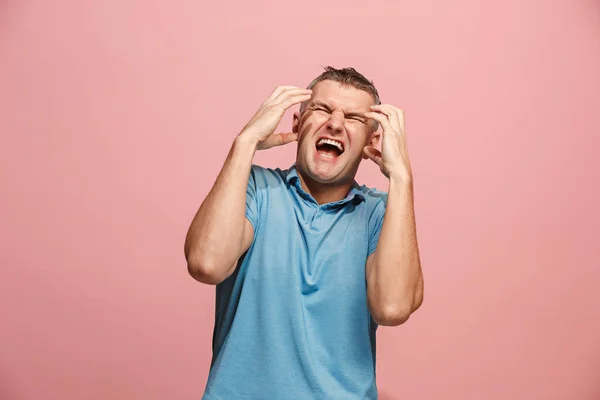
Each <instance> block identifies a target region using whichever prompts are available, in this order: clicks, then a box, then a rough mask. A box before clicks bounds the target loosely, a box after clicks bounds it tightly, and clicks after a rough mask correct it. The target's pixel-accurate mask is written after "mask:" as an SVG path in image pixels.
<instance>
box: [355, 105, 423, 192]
mask: <svg viewBox="0 0 600 400" xmlns="http://www.w3.org/2000/svg"><path fill="white" fill-rule="evenodd" d="M371 110H372V111H370V112H366V113H364V116H365V117H367V118H370V119H373V120H375V121H377V122H378V123H379V124H380V125H381V128H382V130H383V133H382V139H381V151H379V150H377V149H376V148H374V147H372V146H367V147H365V148H364V153H365V155H366V156H367V157H369V158H370V159H371V160H373V161H374V162H375V163H376V164H377V165H378V166H379V168H380V169H381V172H382V173H383V174H384V175H385V176H386V177H388V178H392V177H393V178H395V179H399V180H401V181H403V182H406V183H410V182H411V181H412V171H411V168H410V162H409V159H408V150H407V147H406V131H405V129H404V111H402V110H400V109H398V108H396V107H394V106H392V105H389V104H381V105H373V106H371Z"/></svg>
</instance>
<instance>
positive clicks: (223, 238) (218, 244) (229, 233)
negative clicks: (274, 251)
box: [185, 136, 256, 284]
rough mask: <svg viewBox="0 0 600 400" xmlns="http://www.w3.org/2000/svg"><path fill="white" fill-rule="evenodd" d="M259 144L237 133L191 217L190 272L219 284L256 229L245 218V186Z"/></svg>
mask: <svg viewBox="0 0 600 400" xmlns="http://www.w3.org/2000/svg"><path fill="white" fill-rule="evenodd" d="M255 152H256V145H255V144H254V145H253V144H252V142H251V141H250V140H247V139H246V138H245V137H244V136H238V137H237V138H236V139H235V141H234V143H233V145H232V147H231V150H230V151H229V155H228V156H227V160H226V161H225V164H224V165H223V168H222V169H221V172H220V173H219V176H218V177H217V180H216V182H215V184H214V186H213V187H212V189H211V191H210V192H209V194H208V196H207V197H206V199H205V200H204V202H203V203H202V205H201V206H200V208H199V210H198V212H197V213H196V216H195V217H194V219H193V220H192V223H191V225H190V228H189V230H188V233H187V236H186V241H185V257H186V260H187V265H188V271H189V273H190V275H191V276H192V277H193V278H194V279H196V280H198V281H200V282H203V283H207V284H218V283H220V282H222V281H223V280H225V279H226V278H227V277H228V276H229V275H231V273H232V272H233V271H234V270H235V267H236V265H237V260H238V259H239V258H240V257H241V255H242V254H244V252H245V251H246V250H248V248H249V247H250V244H251V243H252V238H253V237H254V228H253V227H252V224H250V221H248V220H247V219H246V215H245V211H246V188H247V186H248V179H249V176H250V168H251V167H252V159H253V157H254V153H255Z"/></svg>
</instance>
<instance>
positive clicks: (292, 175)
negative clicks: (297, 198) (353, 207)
mask: <svg viewBox="0 0 600 400" xmlns="http://www.w3.org/2000/svg"><path fill="white" fill-rule="evenodd" d="M285 178H286V181H287V182H288V183H289V184H293V185H295V187H296V189H297V190H298V192H299V193H300V194H301V195H303V196H304V197H307V198H310V199H312V200H313V201H314V199H313V198H312V196H311V195H310V194H308V193H306V191H304V189H303V188H302V184H301V183H300V177H299V176H298V171H297V170H296V163H294V164H292V166H291V167H290V168H289V169H288V170H287V171H286V174H285ZM353 200H357V201H363V200H365V195H364V193H363V192H362V191H361V190H360V186H359V185H358V183H357V182H356V181H354V182H353V183H352V187H351V188H350V190H349V191H348V194H347V195H346V197H345V198H344V199H342V200H339V201H336V202H334V203H330V205H338V204H346V203H348V202H350V201H353Z"/></svg>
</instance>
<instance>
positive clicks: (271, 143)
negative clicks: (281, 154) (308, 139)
mask: <svg viewBox="0 0 600 400" xmlns="http://www.w3.org/2000/svg"><path fill="white" fill-rule="evenodd" d="M296 140H298V134H296V133H293V132H285V133H276V134H273V135H271V136H269V137H268V138H267V139H265V140H264V141H263V142H262V143H261V144H260V148H261V149H262V150H264V149H269V148H271V147H275V146H283V145H286V144H288V143H292V142H295V141H296Z"/></svg>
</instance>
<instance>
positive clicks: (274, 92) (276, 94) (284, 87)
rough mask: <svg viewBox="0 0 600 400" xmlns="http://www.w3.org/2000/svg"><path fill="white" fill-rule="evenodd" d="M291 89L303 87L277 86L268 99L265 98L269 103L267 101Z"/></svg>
mask: <svg viewBox="0 0 600 400" xmlns="http://www.w3.org/2000/svg"><path fill="white" fill-rule="evenodd" d="M290 89H301V88H299V87H297V86H276V87H275V89H273V91H272V92H271V94H270V95H269V97H268V98H267V100H265V103H267V102H269V101H271V100H273V99H274V98H275V97H277V96H279V95H280V94H281V92H283V91H284V90H290Z"/></svg>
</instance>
